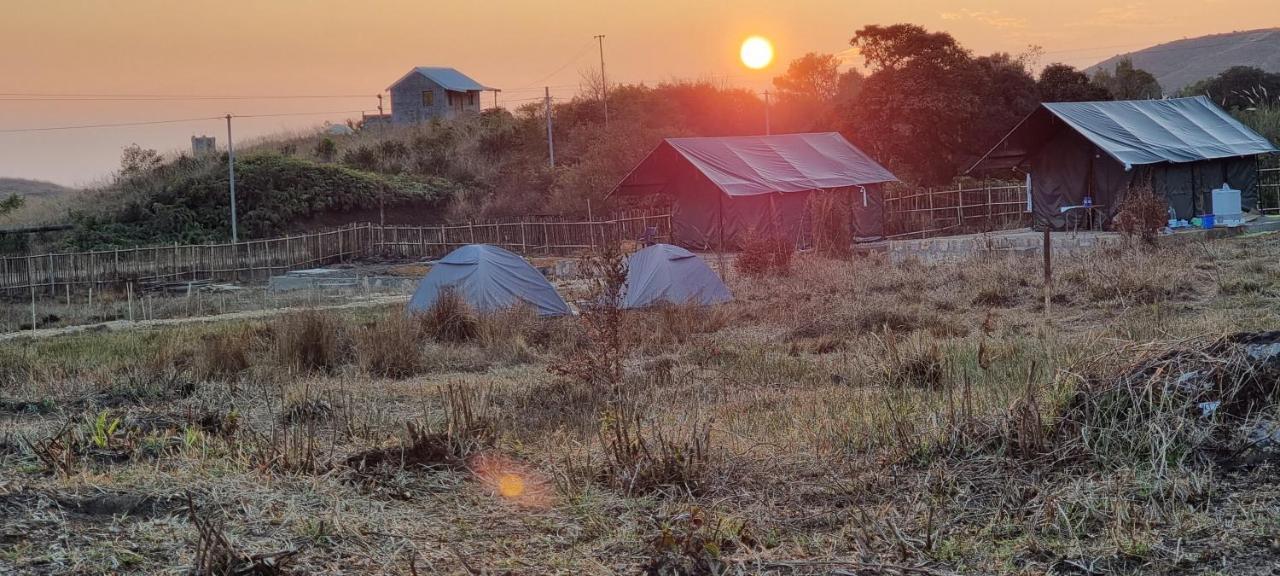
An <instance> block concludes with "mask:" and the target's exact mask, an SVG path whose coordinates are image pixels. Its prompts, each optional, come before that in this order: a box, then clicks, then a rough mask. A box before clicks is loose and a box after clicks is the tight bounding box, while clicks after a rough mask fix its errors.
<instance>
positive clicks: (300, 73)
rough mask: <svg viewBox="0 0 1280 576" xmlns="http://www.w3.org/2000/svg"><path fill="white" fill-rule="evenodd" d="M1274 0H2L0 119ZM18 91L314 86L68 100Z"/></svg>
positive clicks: (654, 65)
mask: <svg viewBox="0 0 1280 576" xmlns="http://www.w3.org/2000/svg"><path fill="white" fill-rule="evenodd" d="M1275 8H1276V0H1233V1H1230V2H1228V1H1226V0H1162V1H1159V2H1125V1H1124V0H1120V1H1115V0H1076V1H1074V2H1039V1H1036V2H1027V1H1026V0H992V1H987V2H982V1H976V0H975V1H969V2H962V3H957V2H952V1H943V0H892V1H890V0H861V1H853V0H788V1H779V0H678V1H676V0H650V1H647V2H634V1H614V0H544V1H541V2H526V1H515V0H486V1H478V2H457V1H449V0H444V1H440V2H432V1H427V0H364V1H354V0H350V1H340V0H220V1H217V2H213V1H182V2H174V1H172V0H83V1H73V0H4V8H3V18H0V74H2V75H0V93H3V94H5V95H4V96H0V131H3V130H14V129H26V128H42V127H55V126H67V125H82V124H109V123H122V122H136V121H156V120H171V119H185V118H199V117H209V116H221V115H225V114H227V113H232V114H238V115H255V114H258V115H261V114H280V113H309V112H319V113H321V114H315V115H306V116H284V117H280V116H277V117H267V118H245V119H238V120H236V132H237V133H236V137H237V141H239V140H240V138H252V137H260V136H262V135H265V134H270V133H274V132H280V131H286V130H303V129H310V128H311V127H314V126H317V125H319V124H321V123H322V122H324V121H325V120H334V121H338V120H341V119H343V118H347V117H359V112H358V111H359V110H373V109H374V108H375V107H376V105H377V100H376V98H375V96H374V95H375V94H377V93H378V92H380V91H382V90H384V89H385V88H386V87H387V86H388V85H389V84H391V83H392V82H393V81H395V80H396V79H397V78H399V77H400V76H401V75H403V74H404V73H405V72H406V71H407V70H408V69H409V68H410V67H412V66H415V65H437V66H453V67H456V68H458V69H460V70H462V71H464V72H465V73H467V74H469V75H471V76H472V77H474V78H476V79H477V80H479V81H480V82H482V83H485V84H488V85H491V86H496V87H499V88H502V89H503V90H504V92H503V94H502V97H501V100H500V102H502V103H503V104H504V105H512V106H514V105H518V104H519V103H522V102H523V101H528V100H530V99H534V98H537V97H539V96H540V95H541V90H542V88H541V87H542V86H544V85H550V86H552V93H553V95H555V96H557V97H562V98H563V97H569V96H571V95H572V94H573V93H574V91H575V90H576V88H577V84H578V78H579V72H580V71H581V70H585V69H587V68H590V67H595V66H597V65H598V64H597V62H598V60H597V53H596V51H595V45H594V43H593V42H594V41H593V40H592V36H593V35H595V34H605V35H607V37H606V39H605V57H606V60H607V63H606V66H607V72H608V75H609V78H610V82H611V83H612V82H640V81H645V82H651V83H652V82H656V81H660V80H667V79H694V78H711V79H716V80H718V81H722V82H724V83H726V84H730V85H736V86H742V87H748V88H753V89H763V88H764V87H766V86H767V85H768V81H769V79H770V78H772V77H773V76H774V75H777V74H778V73H780V72H781V71H782V70H783V69H785V67H786V63H787V62H788V61H790V60H791V59H793V58H795V57H797V56H800V55H802V54H804V53H805V52H811V51H815V52H829V53H839V52H841V51H844V50H845V49H847V48H848V40H849V37H850V36H851V35H852V34H853V32H854V31H855V30H857V29H858V28H860V27H862V26H865V25H867V24H892V23H897V22H912V23H916V24H920V25H923V26H925V27H926V28H929V29H934V30H946V31H949V32H951V33H952V34H954V35H955V36H956V37H957V39H959V40H960V42H961V43H963V44H964V45H965V46H967V47H969V48H971V49H973V50H974V51H975V52H978V53H989V52H992V51H1010V52H1021V51H1023V50H1025V49H1026V47H1027V46H1028V45H1032V44H1034V45H1039V46H1042V47H1043V49H1044V51H1045V55H1044V58H1043V59H1042V64H1047V63H1049V62H1054V61H1061V62H1066V63H1069V64H1073V65H1077V66H1087V65H1089V64H1093V63H1095V62H1097V61H1099V60H1102V59H1104V58H1106V57H1108V56H1111V55H1113V54H1117V53H1122V52H1127V51H1131V50H1135V49H1140V48H1143V47H1145V46H1149V45H1151V44H1156V43H1160V42H1165V41H1170V40H1176V39H1179V38H1183V37H1191V36H1199V35H1203V34H1210V33H1218V32H1230V31H1233V30H1246V29H1255V28H1264V27H1270V26H1280V10H1276V9H1275ZM752 34H759V35H762V36H765V37H768V38H770V39H771V40H772V41H773V43H774V46H775V49H776V51H777V57H776V60H775V61H774V63H773V65H772V66H770V67H768V68H766V69H764V70H762V71H750V70H747V69H746V68H745V67H744V66H743V65H742V64H741V62H739V60H738V48H739V44H740V43H741V42H742V40H743V39H744V38H745V37H747V36H749V35H752ZM850 56H852V57H851V58H849V62H850V63H851V64H852V63H860V61H859V60H858V59H857V58H856V56H854V55H850ZM557 69H560V71H559V72H558V73H555V74H553V72H555V71H556V70H557ZM15 94H20V95H27V94H38V95H45V94H93V95H142V96H153V95H166V96H168V95H182V96H195V95H198V96H312V98H298V99H245V100H173V101H153V100H148V101H136V100H116V101H102V100H96V101H77V102H68V101H48V100H47V99H46V98H48V97H46V96H35V97H26V98H23V97H20V96H13V95H15ZM362 94H363V95H365V96H356V95H362ZM343 95H350V96H349V97H342V98H338V97H332V96H343ZM19 98H23V99H19ZM490 98H491V97H490V96H486V99H485V104H486V105H488V104H489V103H490V102H491V100H490ZM193 134H211V135H216V136H217V137H218V145H219V147H221V146H223V145H224V144H225V142H224V140H225V125H224V124H223V123H222V122H219V121H210V120H205V121H197V122H184V123H173V124H155V125H148V126H136V127H116V128H101V129H91V130H67V131H49V132H0V176H16V177H25V178H39V179H45V180H52V181H55V182H58V183H61V184H68V185H84V184H91V183H93V182H94V181H97V180H100V179H102V178H104V177H106V176H107V175H108V174H109V173H110V171H111V170H113V169H114V168H116V167H117V166H118V162H119V160H118V159H119V155H120V150H121V148H123V147H124V146H127V145H129V144H130V143H134V142H136V143H138V144H140V145H143V146H146V147H152V148H157V149H160V150H162V151H170V150H176V149H185V148H187V147H189V138H190V136H191V135H193Z"/></svg>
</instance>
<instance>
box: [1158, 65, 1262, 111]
mask: <svg viewBox="0 0 1280 576" xmlns="http://www.w3.org/2000/svg"><path fill="white" fill-rule="evenodd" d="M1182 93H1183V94H1184V95H1187V96H1200V95H1204V96H1208V97H1209V98H1210V99H1212V100H1213V101H1214V102H1217V103H1218V104H1220V105H1222V107H1223V108H1227V109H1229V110H1240V109H1247V108H1254V107H1257V106H1262V105H1267V104H1273V103H1280V74H1273V73H1271V72H1267V71H1265V70H1263V69H1261V68H1255V67H1253V66H1232V67H1231V68H1228V69H1226V70H1223V71H1222V73H1220V74H1218V75H1217V76H1214V77H1212V78H1205V79H1204V80H1201V81H1199V82H1196V83H1195V84H1192V85H1191V86H1189V87H1187V88H1186V89H1184V90H1183V91H1182Z"/></svg>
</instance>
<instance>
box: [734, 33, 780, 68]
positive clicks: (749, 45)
mask: <svg viewBox="0 0 1280 576" xmlns="http://www.w3.org/2000/svg"><path fill="white" fill-rule="evenodd" d="M739 56H741V57H742V63H743V65H745V66H746V67H747V68H750V69H752V70H760V69H761V68H764V67H765V66H768V65H769V63H770V62H773V44H772V43H770V42H769V40H768V39H767V38H765V37H763V36H752V37H750V38H747V39H746V40H743V41H742V50H741V51H740V52H739Z"/></svg>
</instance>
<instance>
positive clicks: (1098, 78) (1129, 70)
mask: <svg viewBox="0 0 1280 576" xmlns="http://www.w3.org/2000/svg"><path fill="white" fill-rule="evenodd" d="M1093 83H1094V84H1096V85H1098V86H1100V87H1102V88H1105V89H1106V90H1107V92H1110V93H1111V96H1112V97H1113V98H1115V99H1116V100H1151V99H1155V98H1160V97H1162V96H1164V89H1163V88H1161V87H1160V82H1159V81H1157V80H1156V77H1155V76H1153V75H1152V74H1151V73H1150V72H1147V71H1146V70H1143V69H1141V68H1135V67H1134V66H1133V60H1131V59H1129V58H1124V59H1122V60H1120V61H1119V62H1116V67H1115V69H1114V70H1107V69H1105V68H1104V69H1102V70H1099V71H1097V72H1096V73H1094V75H1093Z"/></svg>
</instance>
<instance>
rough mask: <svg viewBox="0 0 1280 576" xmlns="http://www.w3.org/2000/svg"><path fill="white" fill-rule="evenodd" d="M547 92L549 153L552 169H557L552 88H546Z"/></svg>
mask: <svg viewBox="0 0 1280 576" xmlns="http://www.w3.org/2000/svg"><path fill="white" fill-rule="evenodd" d="M543 89H544V90H546V98H545V104H546V116H547V153H548V155H549V156H550V157H551V167H552V168H555V167H556V140H555V136H553V135H552V133H551V87H550V86H544V87H543Z"/></svg>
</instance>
